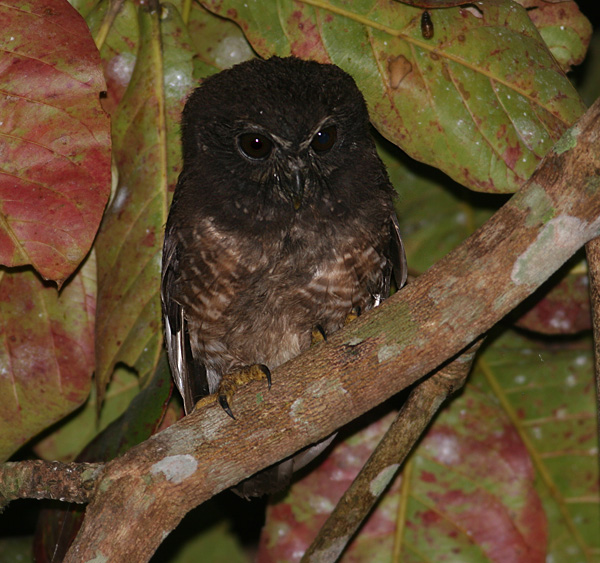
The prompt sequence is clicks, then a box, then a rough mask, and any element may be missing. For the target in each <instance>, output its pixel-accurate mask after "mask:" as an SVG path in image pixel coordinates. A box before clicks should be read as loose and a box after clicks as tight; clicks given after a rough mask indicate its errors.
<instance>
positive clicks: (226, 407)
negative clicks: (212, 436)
mask: <svg viewBox="0 0 600 563" xmlns="http://www.w3.org/2000/svg"><path fill="white" fill-rule="evenodd" d="M219 404H220V405H221V408H222V409H223V410H224V411H225V412H226V413H227V414H228V415H229V416H230V417H231V418H233V420H235V419H236V418H235V416H234V415H233V412H232V410H231V408H230V407H229V403H228V402H227V397H226V396H225V395H219Z"/></svg>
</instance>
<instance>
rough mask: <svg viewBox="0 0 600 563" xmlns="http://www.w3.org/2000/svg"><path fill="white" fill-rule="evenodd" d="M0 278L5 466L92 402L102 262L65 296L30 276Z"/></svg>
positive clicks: (85, 269)
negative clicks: (25, 446)
mask: <svg viewBox="0 0 600 563" xmlns="http://www.w3.org/2000/svg"><path fill="white" fill-rule="evenodd" d="M0 275H1V279H0V336H1V338H0V343H1V346H0V366H1V370H0V398H1V399H0V400H1V407H0V428H2V432H0V459H6V458H7V457H8V456H9V455H10V454H12V453H13V452H14V451H15V450H16V449H17V448H18V447H19V446H21V445H22V444H23V443H24V442H26V441H27V440H28V439H29V438H31V437H32V436H34V435H35V434H37V433H38V432H40V431H41V430H43V429H44V428H47V427H48V426H50V424H52V423H54V422H56V421H57V420H59V419H61V418H62V417H64V416H65V415H66V414H68V413H70V412H71V411H73V410H74V409H75V408H77V407H78V406H79V405H81V404H82V403H83V402H84V401H85V399H86V398H87V396H88V393H89V390H90V384H91V376H92V372H93V369H94V336H93V331H94V314H95V298H96V261H95V260H94V255H93V254H91V255H90V256H89V257H88V259H87V260H86V262H85V264H84V265H83V266H82V267H81V269H80V270H79V271H78V272H77V274H76V275H75V276H74V277H73V278H71V280H69V283H68V284H66V285H65V286H64V287H63V289H62V291H61V292H60V293H58V292H57V290H56V287H54V286H53V285H51V284H48V283H45V282H42V281H41V280H40V279H39V277H38V276H36V275H35V274H34V273H33V272H32V271H30V270H22V271H18V272H7V271H6V270H4V271H2V272H0Z"/></svg>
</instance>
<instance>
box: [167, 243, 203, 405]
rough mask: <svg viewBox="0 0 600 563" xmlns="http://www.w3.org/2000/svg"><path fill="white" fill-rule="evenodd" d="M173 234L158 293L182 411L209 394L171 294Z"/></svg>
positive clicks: (175, 257)
mask: <svg viewBox="0 0 600 563" xmlns="http://www.w3.org/2000/svg"><path fill="white" fill-rule="evenodd" d="M175 241H176V237H173V236H167V237H166V238H165V245H164V248H163V276H162V282H161V291H160V296H161V300H162V304H163V316H164V323H165V340H166V347H167V354H168V356H169V364H170V365H171V371H172V375H173V380H174V381H175V384H176V385H177V389H179V392H180V393H181V396H182V397H183V406H184V409H185V413H186V414H189V413H190V412H192V410H193V409H194V405H195V404H196V400H197V399H198V398H199V397H202V396H205V395H208V394H209V392H208V381H207V376H206V368H205V367H204V364H202V363H201V362H198V361H196V359H195V358H194V356H193V354H192V349H191V347H190V336H189V333H188V328H187V321H186V319H185V315H184V309H183V307H182V306H181V304H180V303H178V302H177V301H176V300H175V299H174V298H173V296H172V295H171V289H172V288H173V287H175V284H174V278H175V275H176V272H177V271H179V254H178V251H177V244H176V242H175Z"/></svg>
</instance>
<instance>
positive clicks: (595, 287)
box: [585, 172, 600, 465]
mask: <svg viewBox="0 0 600 563" xmlns="http://www.w3.org/2000/svg"><path fill="white" fill-rule="evenodd" d="M599 173H600V172H599ZM585 254H586V257H587V263H588V271H589V277H590V302H591V305H592V325H593V328H594V373H595V376H596V417H597V419H596V427H597V429H598V436H600V238H595V239H594V240H591V241H590V242H588V243H587V244H586V245H585ZM598 463H599V465H600V451H598Z"/></svg>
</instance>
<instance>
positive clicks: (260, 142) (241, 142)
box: [238, 133, 273, 160]
mask: <svg viewBox="0 0 600 563" xmlns="http://www.w3.org/2000/svg"><path fill="white" fill-rule="evenodd" d="M238 146H239V147H240V150H241V151H242V152H243V153H244V154H245V155H246V156H247V157H248V158H253V159H256V160H263V159H265V158H267V157H268V156H269V155H270V154H271V149H272V148H273V143H272V142H271V140H270V139H269V138H268V137H266V136H265V135H261V134H260V133H243V134H242V135H240V136H239V137H238Z"/></svg>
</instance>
